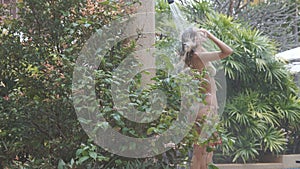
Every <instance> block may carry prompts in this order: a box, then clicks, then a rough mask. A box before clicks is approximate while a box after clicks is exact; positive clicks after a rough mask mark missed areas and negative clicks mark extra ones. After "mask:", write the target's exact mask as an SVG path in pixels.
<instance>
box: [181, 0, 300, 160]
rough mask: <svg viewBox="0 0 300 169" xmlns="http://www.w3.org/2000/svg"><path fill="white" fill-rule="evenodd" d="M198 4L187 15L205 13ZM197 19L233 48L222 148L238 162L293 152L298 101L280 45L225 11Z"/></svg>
mask: <svg viewBox="0 0 300 169" xmlns="http://www.w3.org/2000/svg"><path fill="white" fill-rule="evenodd" d="M195 4H196V5H193V7H192V8H193V10H189V11H187V12H188V15H191V16H193V13H195V11H196V12H197V11H199V13H201V10H202V7H197V6H201V5H199V4H202V3H201V2H195ZM204 5H206V4H205V3H204ZM194 20H195V22H197V23H199V24H200V26H201V27H204V28H206V29H208V30H210V31H211V32H212V33H213V34H214V35H216V36H217V37H218V38H220V39H221V40H223V41H224V42H225V43H226V44H228V45H229V46H231V47H232V48H233V50H234V53H233V54H232V55H231V56H230V57H228V58H226V59H224V60H222V64H223V66H224V71H225V75H226V78H227V87H228V89H227V103H226V107H225V110H224V113H223V115H222V116H221V128H220V132H221V136H222V138H223V144H222V146H220V147H219V151H220V152H223V154H224V155H227V157H229V159H231V160H232V161H235V162H236V161H238V162H250V161H257V160H260V157H261V156H263V154H265V153H266V154H268V153H275V154H278V153H282V152H285V151H290V149H287V147H290V146H291V145H289V144H288V143H291V142H293V143H296V141H295V134H296V133H299V125H298V124H295V121H299V115H300V114H299V112H300V111H299V106H300V105H299V98H298V97H297V92H298V89H297V87H296V85H295V83H294V82H293V78H292V76H291V74H290V73H289V72H288V71H287V69H286V68H285V66H284V64H285V63H284V62H282V61H280V60H278V59H277V58H275V57H274V55H275V54H276V52H277V51H276V49H277V48H276V45H277V44H276V43H274V42H273V41H272V40H270V39H269V38H268V37H266V36H264V35H262V32H260V31H258V30H256V29H251V28H250V27H249V26H247V23H242V22H240V21H238V20H233V18H231V17H228V16H225V15H222V14H217V13H213V12H210V13H206V14H205V15H202V17H199V18H197V17H194ZM292 119H293V120H295V121H292ZM294 152H295V149H294ZM217 156H218V155H217Z"/></svg>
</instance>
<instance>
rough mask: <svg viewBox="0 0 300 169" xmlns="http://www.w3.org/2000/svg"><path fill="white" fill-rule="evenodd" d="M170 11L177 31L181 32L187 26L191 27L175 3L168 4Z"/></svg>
mask: <svg viewBox="0 0 300 169" xmlns="http://www.w3.org/2000/svg"><path fill="white" fill-rule="evenodd" d="M170 9H171V13H172V16H173V20H174V23H175V26H176V29H177V32H178V33H179V34H182V32H183V31H184V30H185V29H186V28H188V27H191V26H192V24H190V23H188V22H187V21H186V19H185V18H184V17H183V15H182V13H181V11H180V9H179V7H178V6H177V5H176V3H172V4H170Z"/></svg>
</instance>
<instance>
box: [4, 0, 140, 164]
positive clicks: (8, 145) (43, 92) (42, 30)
mask: <svg viewBox="0 0 300 169" xmlns="http://www.w3.org/2000/svg"><path fill="white" fill-rule="evenodd" d="M89 3H92V2H86V1H81V0H59V1H48V0H24V1H22V2H20V3H19V4H18V8H19V9H20V10H19V17H18V18H17V19H12V18H9V17H7V18H6V19H4V20H3V22H1V25H0V28H1V31H0V32H2V34H1V35H0V38H1V40H0V44H1V45H0V46H1V47H0V60H1V64H0V65H1V66H0V69H1V71H0V82H1V86H0V88H1V92H0V95H1V97H0V120H1V123H0V135H1V138H0V161H1V162H2V163H3V165H4V167H5V166H10V168H12V167H14V166H16V165H17V164H18V163H20V165H22V163H25V164H24V165H25V166H26V165H27V164H28V165H30V166H32V167H33V168H55V167H53V166H57V164H58V162H59V160H60V159H61V160H63V161H70V160H71V159H72V158H75V153H76V149H77V148H78V146H79V145H80V143H82V142H83V143H84V142H86V141H87V136H86V134H85V133H84V132H83V130H82V129H81V127H80V125H79V123H78V121H77V118H76V114H75V112H74V109H73V104H72V101H71V99H70V95H71V84H72V72H73V66H74V62H75V60H76V58H77V55H78V53H79V51H80V50H81V48H82V46H83V44H84V43H85V41H86V40H87V39H88V38H89V37H90V36H91V34H92V33H94V32H95V31H96V30H97V29H99V28H101V27H102V26H103V25H104V24H106V23H108V22H110V21H111V20H113V19H116V18H118V17H121V16H125V15H127V13H129V12H130V8H129V7H127V6H130V4H131V3H126V4H124V3H117V2H113V1H102V2H101V3H97V5H95V4H89ZM133 3H134V2H133ZM2 7H3V6H1V10H2V9H3V8H2ZM102 10H104V11H107V12H101V11H102ZM89 155H90V156H89V157H91V158H92V159H94V157H95V154H94V153H90V154H89ZM98 156H99V155H98V154H97V158H98ZM14 159H15V160H14ZM76 162H77V163H78V164H80V162H83V160H81V161H80V162H79V159H78V161H76Z"/></svg>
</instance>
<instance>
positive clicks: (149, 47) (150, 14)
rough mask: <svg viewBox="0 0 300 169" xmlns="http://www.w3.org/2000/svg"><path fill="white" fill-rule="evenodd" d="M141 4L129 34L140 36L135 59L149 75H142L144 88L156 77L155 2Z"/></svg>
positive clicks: (148, 1) (148, 0) (142, 2)
mask: <svg viewBox="0 0 300 169" xmlns="http://www.w3.org/2000/svg"><path fill="white" fill-rule="evenodd" d="M140 2H141V4H140V5H137V12H136V13H135V14H134V15H133V19H132V21H131V23H130V25H129V26H128V28H129V30H128V31H129V32H133V34H134V35H137V34H138V35H139V37H138V40H137V46H136V52H135V57H136V58H137V60H139V61H140V63H141V64H142V65H143V68H144V69H146V71H147V72H149V74H148V73H143V74H142V86H145V85H146V84H149V83H151V78H152V77H153V76H155V69H148V68H150V67H151V68H155V58H154V56H153V53H154V46H153V45H154V43H155V0H140Z"/></svg>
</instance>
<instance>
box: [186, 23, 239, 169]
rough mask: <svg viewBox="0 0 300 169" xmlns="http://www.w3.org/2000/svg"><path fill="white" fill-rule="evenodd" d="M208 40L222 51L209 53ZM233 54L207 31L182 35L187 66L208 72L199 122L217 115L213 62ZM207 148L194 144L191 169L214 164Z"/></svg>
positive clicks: (199, 129) (199, 128)
mask: <svg viewBox="0 0 300 169" xmlns="http://www.w3.org/2000/svg"><path fill="white" fill-rule="evenodd" d="M206 38H208V39H210V40H212V41H213V42H214V43H215V44H216V45H217V46H218V47H219V48H220V50H221V51H214V52H207V51H206V50H205V49H204V48H203V46H202V43H203V42H204V41H205V39H206ZM232 52H233V50H232V49H231V48H230V47H229V46H227V45H226V44H225V43H224V42H222V41H221V40H220V39H218V38H216V37H215V36H214V35H213V34H211V33H210V32H209V31H207V30H205V29H198V28H188V29H186V30H185V31H184V32H183V34H182V59H183V61H184V62H185V65H186V66H188V67H190V68H191V69H195V70H198V71H199V72H202V71H204V70H206V71H207V72H208V73H207V74H206V76H205V79H206V80H207V81H208V83H205V84H202V85H201V87H203V88H204V89H205V92H206V96H205V102H206V103H205V104H202V103H201V105H200V109H199V112H198V114H197V120H198V121H200V120H203V118H204V116H206V117H207V116H211V115H214V114H215V115H216V114H217V109H218V103H217V96H216V90H217V89H216V84H215V80H214V76H215V74H216V70H215V68H214V67H213V65H212V63H211V61H216V60H220V59H223V58H226V57H227V56H229V55H230V54H232ZM196 130H197V132H198V134H199V135H200V136H201V135H202V134H203V133H201V127H199V126H196ZM206 148H207V145H206V146H200V145H197V144H196V143H195V144H194V151H193V158H192V164H191V169H207V166H208V164H209V163H211V162H212V155H213V153H212V152H207V151H206Z"/></svg>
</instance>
